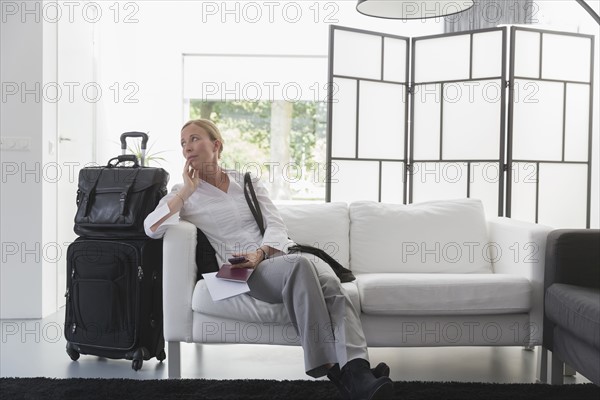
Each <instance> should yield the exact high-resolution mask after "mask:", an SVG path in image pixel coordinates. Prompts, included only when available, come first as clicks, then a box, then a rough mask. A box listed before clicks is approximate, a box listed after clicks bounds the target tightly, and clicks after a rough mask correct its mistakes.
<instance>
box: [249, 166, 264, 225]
mask: <svg viewBox="0 0 600 400" xmlns="http://www.w3.org/2000/svg"><path fill="white" fill-rule="evenodd" d="M248 191H250V195H251V196H252V199H250V196H249V195H248ZM244 196H245V197H246V201H247V202H248V207H249V208H250V211H251V212H252V215H254V219H255V220H256V224H257V225H258V229H260V234H261V235H263V236H264V235H265V225H264V222H263V216H262V211H261V210H260V204H259V203H258V199H257V198H256V192H255V191H254V186H252V179H251V178H250V172H246V174H245V175H244Z"/></svg>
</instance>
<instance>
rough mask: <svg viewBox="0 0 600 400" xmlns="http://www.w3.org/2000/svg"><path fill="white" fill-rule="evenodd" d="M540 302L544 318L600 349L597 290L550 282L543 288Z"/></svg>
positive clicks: (598, 294) (598, 297) (599, 300)
mask: <svg viewBox="0 0 600 400" xmlns="http://www.w3.org/2000/svg"><path fill="white" fill-rule="evenodd" d="M544 302H545V313H546V317H548V319H550V320H551V321H552V322H554V323H555V324H557V325H559V326H560V327H562V329H563V330H565V331H567V332H570V333H572V334H573V335H574V336H576V337H578V338H580V339H581V340H582V341H584V342H587V343H588V344H590V345H592V346H594V347H596V348H600V290H598V289H594V288H588V287H583V286H575V285H567V284H564V283H554V284H552V285H550V287H549V288H548V289H546V298H545V301H544Z"/></svg>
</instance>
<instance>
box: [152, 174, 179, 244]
mask: <svg viewBox="0 0 600 400" xmlns="http://www.w3.org/2000/svg"><path fill="white" fill-rule="evenodd" d="M181 186H182V185H181V184H178V185H175V186H173V188H172V189H171V192H170V193H168V194H167V195H166V196H165V197H163V198H162V199H160V202H159V203H158V205H157V206H156V208H155V209H154V211H152V212H151V213H150V214H148V216H147V217H146V219H145V220H144V230H145V231H146V235H147V236H148V237H150V238H152V239H160V238H161V237H163V236H164V235H165V232H166V231H167V228H169V226H171V225H177V224H178V223H179V212H177V213H175V214H173V215H171V216H170V217H169V218H168V219H167V220H166V221H164V222H163V223H162V224H160V225H159V226H158V228H156V230H155V231H154V232H152V231H151V230H150V227H152V225H154V224H155V223H157V222H158V221H160V219H161V218H163V217H164V216H165V215H168V214H169V213H170V212H171V210H170V209H169V205H168V204H167V203H168V202H169V200H171V199H172V198H173V197H175V193H177V191H178V190H179V189H181Z"/></svg>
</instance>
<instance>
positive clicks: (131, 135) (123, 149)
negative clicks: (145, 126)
mask: <svg viewBox="0 0 600 400" xmlns="http://www.w3.org/2000/svg"><path fill="white" fill-rule="evenodd" d="M127 138H142V146H141V150H142V157H141V158H142V159H141V160H140V161H141V164H142V166H144V165H145V164H146V163H145V161H146V146H147V145H148V134H146V133H144V132H125V133H123V134H121V152H122V153H123V155H125V153H126V151H127Z"/></svg>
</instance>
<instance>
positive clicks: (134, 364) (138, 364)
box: [131, 359, 144, 371]
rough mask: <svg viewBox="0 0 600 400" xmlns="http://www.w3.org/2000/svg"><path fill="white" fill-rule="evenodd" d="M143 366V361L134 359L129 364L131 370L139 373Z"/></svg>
mask: <svg viewBox="0 0 600 400" xmlns="http://www.w3.org/2000/svg"><path fill="white" fill-rule="evenodd" d="M143 364H144V360H138V359H134V360H133V361H132V362H131V368H133V370H134V371H139V370H140V369H142V365H143Z"/></svg>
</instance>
